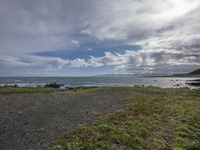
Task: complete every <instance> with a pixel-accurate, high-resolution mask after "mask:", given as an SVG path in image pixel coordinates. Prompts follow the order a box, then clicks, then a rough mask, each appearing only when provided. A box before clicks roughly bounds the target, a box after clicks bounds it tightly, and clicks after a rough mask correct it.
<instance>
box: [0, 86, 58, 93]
mask: <svg viewBox="0 0 200 150" xmlns="http://www.w3.org/2000/svg"><path fill="white" fill-rule="evenodd" d="M54 91H55V89H53V88H12V87H8V88H0V94H36V93H41V94H49V93H52V92H54Z"/></svg>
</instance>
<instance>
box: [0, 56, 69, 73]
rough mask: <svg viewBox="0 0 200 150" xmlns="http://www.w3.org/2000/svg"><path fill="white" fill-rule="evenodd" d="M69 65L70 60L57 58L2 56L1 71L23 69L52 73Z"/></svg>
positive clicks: (0, 61) (0, 59)
mask: <svg viewBox="0 0 200 150" xmlns="http://www.w3.org/2000/svg"><path fill="white" fill-rule="evenodd" d="M67 64H69V61H68V60H63V59H61V58H55V57H38V56H26V57H24V58H23V57H22V58H18V57H11V56H1V57H0V69H6V68H7V69H23V70H28V71H30V70H32V71H43V70H45V71H51V70H54V71H55V70H59V69H62V68H63V67H64V66H65V65H67Z"/></svg>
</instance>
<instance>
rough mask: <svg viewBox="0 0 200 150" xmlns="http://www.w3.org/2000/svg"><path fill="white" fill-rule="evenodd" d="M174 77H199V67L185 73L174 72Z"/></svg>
mask: <svg viewBox="0 0 200 150" xmlns="http://www.w3.org/2000/svg"><path fill="white" fill-rule="evenodd" d="M173 76H174V77H200V69H197V70H194V71H192V72H190V73H185V74H174V75H173Z"/></svg>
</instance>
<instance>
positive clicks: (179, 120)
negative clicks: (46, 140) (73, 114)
mask: <svg viewBox="0 0 200 150" xmlns="http://www.w3.org/2000/svg"><path fill="white" fill-rule="evenodd" d="M97 90H110V91H115V92H122V93H126V94H127V95H129V98H127V99H126V100H124V105H126V106H127V109H126V110H119V111H116V112H113V113H110V114H101V115H99V116H97V119H96V121H94V122H93V123H91V124H87V125H79V126H78V127H76V129H74V130H73V131H71V132H69V133H67V134H66V135H64V136H63V137H62V138H61V139H60V140H59V141H58V142H57V143H56V144H55V145H54V147H53V149H54V150H68V149H69V150H77V149H83V150H94V149H99V150H104V149H106V150H126V149H127V150H129V149H130V150H132V149H136V150H158V149H159V150H170V149H175V150H185V149H187V150H199V148H200V90H189V89H160V88H154V87H147V88H98V89H95V90H93V91H91V89H90V90H89V92H95V91H97ZM82 92H83V93H84V91H82ZM86 92H88V91H86Z"/></svg>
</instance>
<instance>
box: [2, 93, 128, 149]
mask: <svg viewBox="0 0 200 150" xmlns="http://www.w3.org/2000/svg"><path fill="white" fill-rule="evenodd" d="M125 97H126V95H125V94H122V93H117V92H111V91H98V92H96V93H92V94H85V95H67V94H62V93H58V94H12V95H0V149H1V150H29V149H30V150H46V149H50V147H51V144H52V143H53V142H55V141H56V139H58V138H59V137H61V136H62V135H63V134H64V133H65V132H66V131H69V130H71V129H72V128H73V127H75V126H76V125H77V124H80V123H87V122H90V121H91V120H93V119H94V117H95V114H96V113H103V112H110V111H113V110H116V109H120V107H122V106H121V105H120V104H119V101H120V100H121V99H123V98H125Z"/></svg>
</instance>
